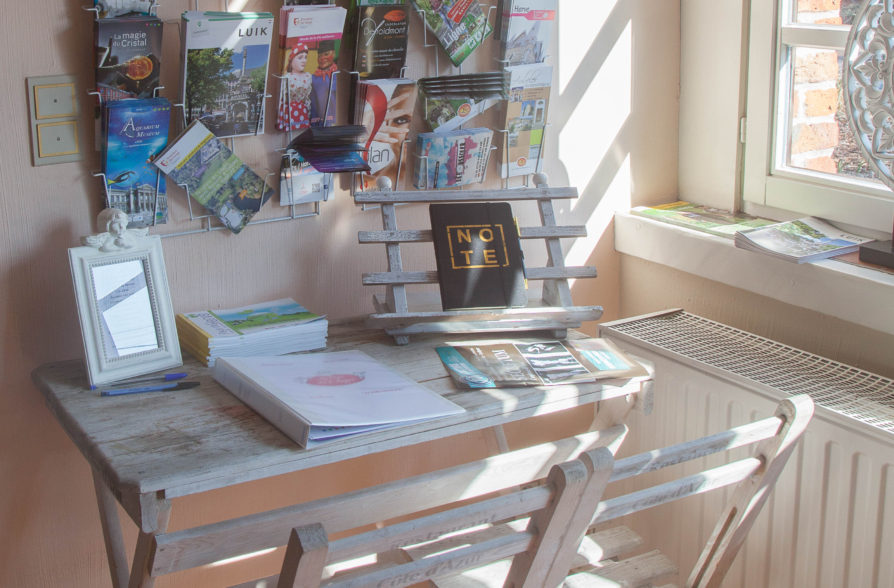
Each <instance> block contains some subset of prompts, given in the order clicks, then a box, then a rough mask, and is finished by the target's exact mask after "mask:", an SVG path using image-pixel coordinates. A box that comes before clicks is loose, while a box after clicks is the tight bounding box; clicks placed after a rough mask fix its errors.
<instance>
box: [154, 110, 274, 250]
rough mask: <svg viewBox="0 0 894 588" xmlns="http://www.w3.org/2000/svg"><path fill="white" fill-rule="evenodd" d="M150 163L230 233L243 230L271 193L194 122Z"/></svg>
mask: <svg viewBox="0 0 894 588" xmlns="http://www.w3.org/2000/svg"><path fill="white" fill-rule="evenodd" d="M154 163H155V165H156V166H158V168H159V169H160V170H161V171H163V172H164V173H165V174H167V175H168V177H170V178H171V179H172V180H173V181H174V182H176V183H177V184H179V185H181V186H185V187H186V189H187V190H188V191H189V195H190V196H192V198H194V199H195V200H196V201H197V202H198V203H199V204H201V205H203V206H204V207H205V208H207V209H208V210H210V211H211V212H212V213H214V214H215V215H217V218H219V219H220V221H221V223H223V225H224V226H225V227H227V228H228V229H230V230H231V231H232V232H234V233H238V232H239V231H241V230H242V229H243V228H245V225H247V224H248V221H250V220H251V217H253V216H254V215H255V214H256V213H257V212H258V211H259V210H261V206H263V205H264V203H265V202H266V201H267V199H268V198H270V196H271V195H272V194H273V189H272V188H270V186H268V185H267V183H266V182H265V181H264V179H263V178H261V177H260V176H258V175H257V174H256V173H255V172H254V171H252V170H251V168H249V167H248V166H247V165H245V163H243V162H242V160H241V159H239V158H238V157H236V155H235V154H234V153H233V152H232V151H230V149H229V148H227V146H226V145H225V144H224V143H223V141H221V140H219V139H218V138H217V137H215V136H214V134H213V133H212V132H211V131H210V130H209V129H207V128H206V127H205V126H204V125H202V123H201V122H199V121H198V120H194V121H192V122H191V123H190V124H189V126H188V127H186V129H185V130H184V131H183V132H182V133H181V134H180V136H179V137H177V138H176V139H174V140H173V141H172V142H171V144H170V145H168V147H167V148H166V149H165V150H164V151H162V152H161V154H159V155H158V157H156V158H155V160H154Z"/></svg>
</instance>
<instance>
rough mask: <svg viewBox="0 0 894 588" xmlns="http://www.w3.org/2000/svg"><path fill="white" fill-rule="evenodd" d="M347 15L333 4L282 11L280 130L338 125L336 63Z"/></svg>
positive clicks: (288, 7) (277, 124) (278, 123)
mask: <svg viewBox="0 0 894 588" xmlns="http://www.w3.org/2000/svg"><path fill="white" fill-rule="evenodd" d="M346 14H347V11H346V10H345V9H344V8H341V7H339V6H335V5H334V4H333V5H320V6H283V7H282V8H281V9H280V13H279V47H280V51H281V54H282V57H281V59H280V64H281V67H280V75H281V76H282V80H281V81H280V91H279V106H278V110H277V118H276V127H277V128H278V129H280V130H283V131H294V130H300V129H303V128H305V127H308V126H311V125H314V126H323V125H331V124H334V123H335V110H336V107H335V97H336V95H337V94H336V92H337V80H338V63H337V59H338V56H339V53H340V51H341V45H342V33H343V31H344V26H345V16H346Z"/></svg>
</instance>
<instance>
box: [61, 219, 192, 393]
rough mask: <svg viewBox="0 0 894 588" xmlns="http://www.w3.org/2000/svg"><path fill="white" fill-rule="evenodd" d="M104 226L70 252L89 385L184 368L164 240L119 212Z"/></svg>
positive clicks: (103, 221)
mask: <svg viewBox="0 0 894 588" xmlns="http://www.w3.org/2000/svg"><path fill="white" fill-rule="evenodd" d="M99 226H100V227H101V228H105V229H107V231H106V232H103V233H99V234H97V235H91V236H87V237H84V238H82V240H81V241H82V243H84V245H85V246H83V247H72V248H71V249H69V250H68V257H69V262H70V266H71V276H72V283H73V285H74V292H75V300H76V302H77V307H78V320H79V322H80V325H81V335H82V339H83V343H84V355H85V360H86V369H87V376H88V379H89V382H90V385H91V386H100V385H103V384H108V383H110V382H115V381H118V380H122V379H126V378H131V377H133V376H139V375H142V374H147V373H151V372H155V371H159V370H164V369H168V368H172V367H176V366H179V365H182V364H183V360H182V357H181V354H180V344H179V342H178V340H177V327H176V323H175V320H174V311H173V307H172V305H171V296H170V290H169V288H168V279H167V274H166V272H165V264H164V256H163V254H162V248H161V239H160V238H159V237H158V236H148V235H147V234H146V230H145V229H143V230H128V229H126V228H125V227H126V226H127V215H126V214H125V213H123V212H122V211H119V210H116V209H106V210H104V211H103V212H102V213H100V216H99Z"/></svg>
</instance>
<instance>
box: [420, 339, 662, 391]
mask: <svg viewBox="0 0 894 588" xmlns="http://www.w3.org/2000/svg"><path fill="white" fill-rule="evenodd" d="M436 351H437V353H438V356H439V357H440V358H441V361H442V362H443V363H444V367H446V368H447V371H448V373H449V374H450V376H451V377H452V378H453V380H454V382H455V383H456V384H457V385H458V386H459V387H461V388H471V389H477V388H498V387H513V386H550V385H557V384H572V383H580V382H593V381H596V380H600V379H606V378H633V377H637V376H646V375H648V372H647V371H646V369H645V368H644V367H643V366H642V365H640V364H639V363H637V362H636V361H635V360H634V359H632V358H631V357H630V356H629V355H627V354H626V353H624V352H623V351H621V350H620V349H619V348H618V347H617V346H616V345H614V344H613V343H612V342H611V341H608V340H606V339H601V338H586V339H575V340H561V341H550V340H540V339H494V340H484V341H467V342H455V343H449V344H447V345H445V346H442V347H438V348H436Z"/></svg>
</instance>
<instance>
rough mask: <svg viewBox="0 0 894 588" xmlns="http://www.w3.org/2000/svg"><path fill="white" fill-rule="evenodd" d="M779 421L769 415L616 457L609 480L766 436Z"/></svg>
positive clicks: (615, 479)
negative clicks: (676, 442)
mask: <svg viewBox="0 0 894 588" xmlns="http://www.w3.org/2000/svg"><path fill="white" fill-rule="evenodd" d="M783 422H784V421H783V420H782V419H780V418H779V417H770V418H766V419H762V420H760V421H755V422H753V423H748V424H747V425H742V426H740V427H736V428H734V429H729V430H727V431H723V432H721V433H715V434H713V435H708V436H706V437H702V438H701V439H695V440H693V441H687V442H685V443H678V444H676V445H670V446H668V447H664V448H662V449H655V450H654V451H646V452H643V453H640V454H637V455H633V456H630V457H625V458H624V459H619V460H618V461H616V462H615V467H614V471H612V476H611V479H610V480H609V481H610V482H617V481H620V480H624V479H626V478H631V477H633V476H639V475H641V474H645V473H647V472H653V471H656V470H660V469H662V468H666V467H668V466H672V465H676V464H678V463H683V462H686V461H692V460H694V459H698V458H700V457H706V456H708V455H712V454H714V453H720V452H721V451H728V450H730V449H736V448H738V447H744V446H746V445H751V444H753V443H756V442H758V441H763V440H764V439H769V438H771V437H773V436H774V435H776V434H777V433H778V432H779V428H780V427H781V426H782V425H783Z"/></svg>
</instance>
